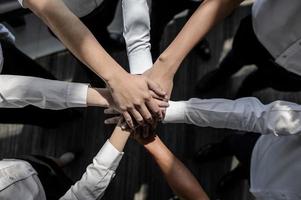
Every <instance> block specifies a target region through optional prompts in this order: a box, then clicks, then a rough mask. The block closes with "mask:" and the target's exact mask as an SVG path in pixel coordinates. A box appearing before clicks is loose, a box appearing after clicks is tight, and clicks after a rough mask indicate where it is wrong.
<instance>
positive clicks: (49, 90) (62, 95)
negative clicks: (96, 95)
mask: <svg viewBox="0 0 301 200" xmlns="http://www.w3.org/2000/svg"><path fill="white" fill-rule="evenodd" d="M87 92H88V85H87V84H81V83H69V82H64V81H54V80H47V79H42V78H34V77H26V76H14V75H0V108H21V107H25V106H27V105H34V106H37V107H40V108H46V109H52V110H59V109H65V108H70V107H85V106H87Z"/></svg>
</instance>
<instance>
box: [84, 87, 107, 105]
mask: <svg viewBox="0 0 301 200" xmlns="http://www.w3.org/2000/svg"><path fill="white" fill-rule="evenodd" d="M111 100H112V97H111V95H110V92H109V91H108V90H107V89H103V88H90V87H89V88H88V93H87V105H88V106H97V107H109V106H110V102H111Z"/></svg>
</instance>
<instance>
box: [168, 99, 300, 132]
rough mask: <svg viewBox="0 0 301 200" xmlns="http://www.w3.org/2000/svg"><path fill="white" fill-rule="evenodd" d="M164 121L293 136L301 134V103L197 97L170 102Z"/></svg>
mask: <svg viewBox="0 0 301 200" xmlns="http://www.w3.org/2000/svg"><path fill="white" fill-rule="evenodd" d="M164 122H165V123H189V124H194V125H197V126H201V127H213V128H228V129H235V130H241V131H250V132H257V133H262V134H275V135H292V134H300V133H301V105H298V104H295V103H291V102H286V101H275V102H273V103H270V104H267V105H263V104H262V103H261V102H260V101H259V100H258V99H257V98H252V97H249V98H242V99H237V100H227V99H209V100H202V99H195V98H194V99H190V100H189V101H180V102H170V106H169V108H168V109H167V112H166V117H165V120H164Z"/></svg>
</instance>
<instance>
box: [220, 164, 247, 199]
mask: <svg viewBox="0 0 301 200" xmlns="http://www.w3.org/2000/svg"><path fill="white" fill-rule="evenodd" d="M246 170H247V168H245V167H244V166H243V165H238V166H237V167H236V168H235V169H233V170H232V171H230V172H228V173H227V174H225V175H224V176H223V177H222V178H221V179H220V180H219V182H218V184H217V187H216V193H217V194H219V195H222V194H224V193H226V192H228V191H230V190H231V189H232V188H233V187H234V186H235V185H237V184H239V183H240V181H242V180H246V179H248V172H247V171H246Z"/></svg>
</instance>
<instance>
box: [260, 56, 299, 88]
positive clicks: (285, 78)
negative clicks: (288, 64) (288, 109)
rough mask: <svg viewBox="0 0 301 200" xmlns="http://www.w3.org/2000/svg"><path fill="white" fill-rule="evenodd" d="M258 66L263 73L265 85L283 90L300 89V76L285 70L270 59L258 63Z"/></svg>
mask: <svg viewBox="0 0 301 200" xmlns="http://www.w3.org/2000/svg"><path fill="white" fill-rule="evenodd" d="M258 68H259V69H261V70H262V71H263V72H264V74H265V79H266V82H267V87H271V88H273V89H275V90H279V91H283V92H299V91H301V76H299V75H297V74H295V73H292V72H290V71H287V70H286V69H284V68H283V67H281V66H279V65H278V64H277V63H275V62H273V61H270V62H268V63H266V64H261V65H258ZM267 77H268V78H267Z"/></svg>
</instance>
